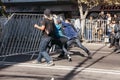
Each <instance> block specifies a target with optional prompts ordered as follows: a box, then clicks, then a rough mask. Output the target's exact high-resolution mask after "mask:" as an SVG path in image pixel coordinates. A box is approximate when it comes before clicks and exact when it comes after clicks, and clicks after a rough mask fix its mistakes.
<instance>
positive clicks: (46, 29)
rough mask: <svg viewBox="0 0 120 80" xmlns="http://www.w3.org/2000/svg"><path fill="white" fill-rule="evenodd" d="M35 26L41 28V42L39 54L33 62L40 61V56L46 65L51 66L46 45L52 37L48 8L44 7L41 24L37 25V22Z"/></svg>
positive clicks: (52, 27)
mask: <svg viewBox="0 0 120 80" xmlns="http://www.w3.org/2000/svg"><path fill="white" fill-rule="evenodd" d="M34 27H35V28H37V29H39V30H41V31H42V32H43V34H42V38H41V42H40V46H39V49H40V52H39V55H38V57H37V59H36V61H35V63H39V62H41V59H42V57H43V58H45V60H46V62H47V63H48V65H50V66H53V65H54V63H53V60H52V58H51V57H50V56H49V54H48V51H47V47H48V44H49V43H50V41H51V40H52V38H53V37H54V27H55V25H54V22H53V20H52V17H51V11H50V10H49V9H46V10H45V11H44V20H43V21H42V25H41V26H39V25H37V24H35V25H34Z"/></svg>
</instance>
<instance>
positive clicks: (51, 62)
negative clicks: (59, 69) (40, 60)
mask: <svg viewBox="0 0 120 80" xmlns="http://www.w3.org/2000/svg"><path fill="white" fill-rule="evenodd" d="M54 65H55V63H53V61H50V62H49V63H48V64H47V66H54Z"/></svg>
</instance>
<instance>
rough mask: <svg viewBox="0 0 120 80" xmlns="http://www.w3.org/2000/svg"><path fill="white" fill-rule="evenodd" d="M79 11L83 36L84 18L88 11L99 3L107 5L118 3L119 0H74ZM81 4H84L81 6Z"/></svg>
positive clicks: (119, 2)
mask: <svg viewBox="0 0 120 80" xmlns="http://www.w3.org/2000/svg"><path fill="white" fill-rule="evenodd" d="M76 1H77V4H78V8H79V12H80V19H81V28H82V32H81V33H82V38H83V36H84V26H85V19H86V17H87V15H88V12H89V11H90V10H91V9H92V8H94V7H96V6H98V5H101V4H107V5H119V4H120V0H76ZM83 6H85V7H84V8H83Z"/></svg>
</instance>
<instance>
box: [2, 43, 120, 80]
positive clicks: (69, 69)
mask: <svg viewBox="0 0 120 80" xmlns="http://www.w3.org/2000/svg"><path fill="white" fill-rule="evenodd" d="M84 45H85V46H86V47H87V48H88V49H89V50H90V51H91V52H92V54H93V59H87V58H86V57H85V56H86V53H85V52H84V51H82V50H81V49H79V48H77V47H74V48H71V51H72V52H73V53H74V54H72V55H71V56H72V60H73V61H72V62H68V61H67V59H58V58H57V56H58V54H51V56H52V58H53V60H54V62H55V66H51V67H49V66H47V65H46V62H43V63H42V64H33V63H32V61H33V60H34V59H35V58H36V57H37V55H35V56H34V57H33V59H30V58H31V54H26V55H17V56H12V57H7V58H6V60H5V61H4V62H2V61H1V62H0V80H120V63H119V61H120V58H119V57H120V54H115V53H114V52H113V49H110V48H108V45H104V44H86V43H84ZM79 52H80V53H79ZM83 55H84V56H83ZM43 61H44V59H43Z"/></svg>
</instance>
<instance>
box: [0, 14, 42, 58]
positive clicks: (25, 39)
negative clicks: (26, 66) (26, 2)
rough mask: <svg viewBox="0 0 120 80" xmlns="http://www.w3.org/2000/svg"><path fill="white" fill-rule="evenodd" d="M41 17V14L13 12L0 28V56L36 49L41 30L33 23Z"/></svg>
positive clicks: (37, 21) (38, 21) (38, 22)
mask: <svg viewBox="0 0 120 80" xmlns="http://www.w3.org/2000/svg"><path fill="white" fill-rule="evenodd" d="M42 19H43V18H42V15H41V14H13V15H12V17H11V18H10V19H9V20H8V21H7V22H6V23H5V25H4V26H3V28H2V35H1V36H2V37H1V41H0V42H1V44H0V57H5V56H11V55H18V54H23V53H24V54H25V53H30V52H36V51H38V47H39V44H40V39H41V33H42V32H41V31H40V30H38V29H35V28H34V24H38V25H40V21H41V20H42Z"/></svg>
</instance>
